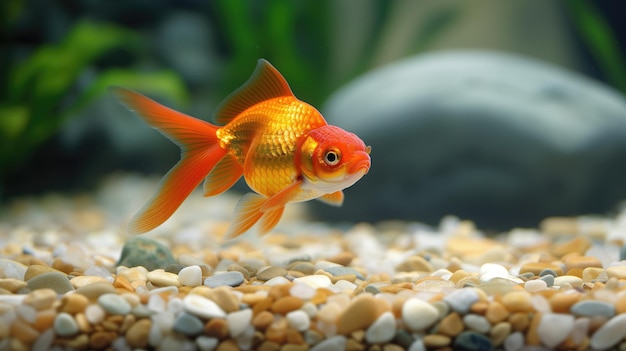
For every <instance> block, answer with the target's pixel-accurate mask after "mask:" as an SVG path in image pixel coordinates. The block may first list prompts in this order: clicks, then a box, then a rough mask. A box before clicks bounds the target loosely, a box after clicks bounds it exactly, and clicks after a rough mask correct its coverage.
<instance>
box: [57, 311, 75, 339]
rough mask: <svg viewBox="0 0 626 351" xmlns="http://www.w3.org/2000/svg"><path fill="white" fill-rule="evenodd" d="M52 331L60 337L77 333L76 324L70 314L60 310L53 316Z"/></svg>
mask: <svg viewBox="0 0 626 351" xmlns="http://www.w3.org/2000/svg"><path fill="white" fill-rule="evenodd" d="M53 327H54V332H55V333H56V334H57V335H59V336H62V337H66V336H72V335H75V334H76V333H78V324H77V323H76V320H74V317H72V315H71V314H69V313H65V312H61V313H59V314H57V315H56V317H55V318H54V324H53Z"/></svg>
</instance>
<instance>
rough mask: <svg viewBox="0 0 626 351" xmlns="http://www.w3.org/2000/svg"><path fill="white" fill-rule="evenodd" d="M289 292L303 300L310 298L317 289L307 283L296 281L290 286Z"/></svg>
mask: <svg viewBox="0 0 626 351" xmlns="http://www.w3.org/2000/svg"><path fill="white" fill-rule="evenodd" d="M289 294H290V295H291V296H294V297H297V298H299V299H301V300H308V299H311V298H312V297H313V296H315V289H314V288H312V287H311V286H309V285H308V284H305V283H294V284H293V285H292V286H291V288H289Z"/></svg>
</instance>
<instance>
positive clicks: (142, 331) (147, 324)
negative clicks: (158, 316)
mask: <svg viewBox="0 0 626 351" xmlns="http://www.w3.org/2000/svg"><path fill="white" fill-rule="evenodd" d="M151 327H152V322H151V321H150V319H148V318H144V319H140V320H138V321H136V322H135V323H134V324H133V325H131V326H130V328H128V330H127V331H126V335H125V336H126V342H127V343H128V346H130V347H132V348H139V349H145V348H146V347H147V346H148V334H149V333H150V328H151Z"/></svg>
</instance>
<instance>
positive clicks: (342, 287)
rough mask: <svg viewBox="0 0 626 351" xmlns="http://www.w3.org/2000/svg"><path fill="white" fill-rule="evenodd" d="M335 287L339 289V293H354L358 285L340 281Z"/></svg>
mask: <svg viewBox="0 0 626 351" xmlns="http://www.w3.org/2000/svg"><path fill="white" fill-rule="evenodd" d="M335 287H336V288H337V289H339V291H343V292H353V291H354V289H356V284H354V283H352V282H349V281H347V280H343V279H341V280H339V281H337V282H336V283H335Z"/></svg>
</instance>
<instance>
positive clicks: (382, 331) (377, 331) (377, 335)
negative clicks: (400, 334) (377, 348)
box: [365, 312, 396, 344]
mask: <svg viewBox="0 0 626 351" xmlns="http://www.w3.org/2000/svg"><path fill="white" fill-rule="evenodd" d="M395 334H396V318H395V317H394V315H393V314H392V313H391V312H385V313H383V314H381V315H380V316H379V317H378V318H377V319H376V320H375V321H374V323H372V325H370V326H369V327H368V328H367V330H366V332H365V340H366V341H367V342H368V343H370V344H379V343H381V344H382V343H386V342H389V341H391V340H392V339H393V337H394V336H395Z"/></svg>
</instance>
